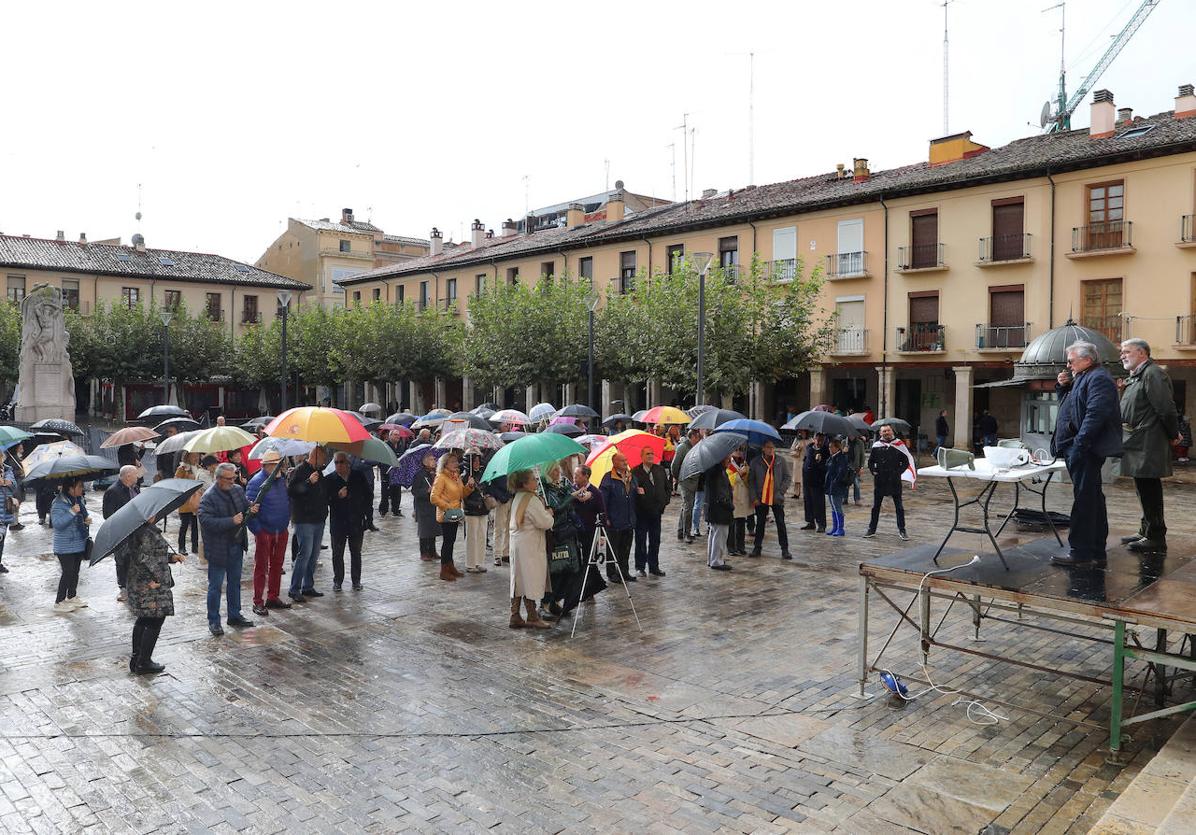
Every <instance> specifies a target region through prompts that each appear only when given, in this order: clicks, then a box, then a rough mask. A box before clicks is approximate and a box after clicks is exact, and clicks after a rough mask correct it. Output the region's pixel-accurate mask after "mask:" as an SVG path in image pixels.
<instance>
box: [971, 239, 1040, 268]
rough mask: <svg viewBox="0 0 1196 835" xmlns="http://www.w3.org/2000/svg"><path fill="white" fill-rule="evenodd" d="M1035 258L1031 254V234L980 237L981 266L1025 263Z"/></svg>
mask: <svg viewBox="0 0 1196 835" xmlns="http://www.w3.org/2000/svg"><path fill="white" fill-rule="evenodd" d="M1032 260H1034V259H1033V258H1032V257H1031V255H1030V235H1029V234H1028V233H1027V234H1023V235H989V236H988V237H987V238H981V239H980V260H978V261H977V262H976V263H977V264H978V265H979V266H981V267H993V266H998V265H1001V264H1025V263H1026V262H1028V261H1032Z"/></svg>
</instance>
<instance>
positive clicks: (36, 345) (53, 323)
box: [16, 284, 75, 423]
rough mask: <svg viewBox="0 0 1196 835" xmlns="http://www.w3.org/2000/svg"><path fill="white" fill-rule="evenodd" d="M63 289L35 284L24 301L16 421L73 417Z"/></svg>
mask: <svg viewBox="0 0 1196 835" xmlns="http://www.w3.org/2000/svg"><path fill="white" fill-rule="evenodd" d="M69 344H70V334H68V333H67V332H66V321H65V319H64V317H63V304H62V290H60V289H59V288H57V287H51V286H50V285H49V284H36V285H34V287H33V290H32V291H30V292H29V294H28V295H26V296H25V300H24V301H22V302H21V356H20V376H19V381H18V383H17V395H16V399H17V421H19V422H22V423H32V422H34V421H38V420H42V419H43V418H66V419H67V420H72V419H74V416H75V377H74V373H73V371H72V369H71V358H70V354H69V353H68V351H67V348H68V346H69Z"/></svg>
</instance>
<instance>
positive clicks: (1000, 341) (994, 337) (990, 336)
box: [976, 322, 1030, 351]
mask: <svg viewBox="0 0 1196 835" xmlns="http://www.w3.org/2000/svg"><path fill="white" fill-rule="evenodd" d="M1029 339H1030V323H1029V322H1022V323H1021V324H1020V325H993V324H979V325H976V347H977V348H978V349H979V350H981V351H1003V350H1007V349H1009V348H1015V349H1019V350H1020V349H1021V348H1025V347H1026V343H1027V342H1028V341H1029Z"/></svg>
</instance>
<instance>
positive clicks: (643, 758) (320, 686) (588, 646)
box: [0, 482, 1196, 833]
mask: <svg viewBox="0 0 1196 835" xmlns="http://www.w3.org/2000/svg"><path fill="white" fill-rule="evenodd" d="M1053 489H1054V488H1053ZM1064 490H1066V488H1064ZM1194 491H1196V488H1193V487H1192V486H1190V485H1187V484H1183V485H1173V486H1172V485H1169V487H1168V494H1167V498H1168V507H1169V508H1170V509H1171V513H1170V514H1169V516H1170V519H1169V521H1170V522H1171V524H1172V528H1173V531H1174V532H1175V533H1176V534H1181V533H1182V534H1193V533H1196V521H1194V520H1192V519H1191V518H1183V517H1181V513H1180V512H1179V511H1178V510H1177V508H1180V507H1185V506H1186V507H1191V506H1192V504H1191V501H1192V497H1193V492H1194ZM1109 493H1110V497H1111V498H1110V516H1111V518H1112V524H1113V525H1114V526H1116V527H1123V528H1128V527H1131V526H1136V517H1137V513H1136V500H1135V498H1134V495H1133V490H1132V487H1127V486H1125V485H1122V484H1119V485H1117V486H1116V487H1114V488H1112V489H1111V490H1110V491H1109ZM907 495H908V494H907ZM1064 495H1065V494H1064V492H1063V490H1056V491H1055V492H1054V493H1053V494H1052V502H1051V506H1052V507H1057V508H1058V509H1065V507H1066V504H1065V502H1064V501H1063V499H1064ZM865 498H867V496H866V497H865ZM88 502H89V505H90V506H91V507H92V508H93V512H95V513H96V515H97V516H98V509H99V505H100V496H99V495H98V494H95V493H89V494H88ZM404 504H405V506H406V508H407V510H408V512H409V511H410V497H404ZM907 506H908V507H909V511H910V522H909V531H910V535H911V537H912V542H911V543H909V544H910V545H916V544H918V543H923V542H929V541H931V540H932V539H933V538H934V534H935V532H937V531H941V530H942V529H943V525H944V524H945V523H946V522H947V521H948V517H949V512H950V502H949V497H948V494H947V492H946V488H945V485H943V484H942V483H938V482H934V483H927V482H924V483H923V484H922V485H920V486H919V489H918V491H917V492H916V493H915V494H912V495H911V496H910V497H909V499H908V502H907ZM675 512H676V508H675V506H671V507H670V509H669V511H668V512H667V513H666V524H665V531H666V536H665V548H664V551H663V554H662V559H661V563H662V567H663V568H664V569H665V570H666V571H667V574H668V576H667V577H664V578H651V579H648V580H640V581H639V582H637V583H635V584H634V585H633V586H632V587H631V588H632V593H633V595H634V601H635V606H636V609H637V610H638V613H639V617H640V620H641V621H642V623H643V633H642V634H640V633H639V632H637V631H636V629H635V622H634V620H633V618H632V616H631V610H630V607H629V606H628V604H627V601H626V599H625V598H623V597H622V595H621V593H617V594H616V593H612V592H607V593H604V594H602V595H600V596H599V599H598V601H597V602H596V603H595V604H593V605H589V606H585V607H583V612H582V615H581V619H580V622H579V624H578V630H577V637H575V638H572V639H571V638H570V637H569V632H568V625H567V624H561V625H560V626H558V627H557V628H556V629H554V630H552V631H543V632H541V631H530V630H520V631H512V630H510V629H508V628H507V625H506V622H507V609H508V607H507V602H506V600H507V593H508V570H507V569H505V568H495V567H493V565H490V566H489V569H490V570H489V571H488V572H487V573H486V574H482V575H477V576H473V575H469V576H466V577H464V578H463V579H461V580H459V581H458V582H456V583H451V584H450V583H444V582H442V581H440V580H438V579H437V569H436V566H435V565H434V564H430V563H421V562H420V561H419V560H418V557H417V551H418V549H417V545H416V537H415V525H414V522H413V521H412V520H411V518H410V516H407V517H405V518H401V519H395V518H393V517H387V518H385V519H379V520H378V525H379V527H380V528H381V529H382V531H381V532H380V533H372V534H368V535H367V539H366V555H365V571H364V579H363V582H364V584H365V589H364V590H363V591H360V592H352V591H346V592H343V593H340V594H335V593H333V592H332V589H331V579H330V577H331V558H330V556H329V552H328V551H324V552H323V557H322V565H321V567H320V569H319V571H318V573H317V587H318V588H320V589H321V590H322V591H324V592H326V593H327V596H326V597H324V598H321V599H320V600H318V601H315V602H312V603H310V604H308V605H306V606H304V607H303V608H296V609H294V610H291V611H285V612H271V614H270V617H269V618H267V619H262V618H257V617H255V616H253V615H251V613H250V612H249V610H248V606H249V602H250V593H249V589H250V587H251V584H252V582H251V573H252V557H249V558H247V559H246V566H245V580H244V585H245V591H244V594H243V597H244V599H245V605H246V610H245V614H246V615H247V616H250V617H254V619H255V620H258V622H259V626H258V627H256V628H254V629H249V630H245V631H242V632H236V631H234V630H231V629H230V630H229V632H228V634H226V635H225V636H223V637H221V638H213V637H211V636H209V635H208V633H207V630H206V616H205V612H204V589H205V582H206V580H205V574H204V571H203V569H202V568H201V567H200V566H199V565H198V564H197V562H196V559H195V557H194V556H191V557H189V558H188V560H187V562H185V563H184V564H183V565H182V566H178V567H176V570H175V578H176V584H177V585H176V588H175V605H176V610H177V611H178V612H179V615H178V616H176V617H172V618H168V619H167V621H166V625H165V627H164V628H163V630H162V639H161V642H160V643H159V649H158V651H157V653H156V658H157V660H158V661H160V662H163V663H165V664H166V666H167V669H166V672H165V673H164V674H162V675H159V676H156V677H138V676H132V675H130V674H129V673H128V671H127V667H126V665H127V661H128V651H129V650H128V644H129V633H130V630H131V626H132V618H131V616H130V615H129V613H128V612H127V610H126V609H125V608H124V606H123V604H119V603H117V602H116V600H115V594H116V589H115V579H114V568H113V564H112V562H111V560H107V561H105V562H104V563H102V564H101V565H100V566H98V567H97V568H94V569H87V568H86V567H85V568H84V569H83V576H82V580H81V583H80V594H81V596H83V597H84V598H86V599H87V600H88V601H89V602H90V606H89V607H88V608H87V609H83V610H81V611H79V612H76V613H74V614H71V615H60V614H55V613H54V612H53V611H52V610H51V605H52V603H53V597H54V588H55V585H56V583H57V577H58V564H57V561H56V560H55V559H54V557H53V555H52V554H51V553H49V537H48V535H47V534H48V532H47V531H46V530H44V529H42V528H40V527H38V526H37V524H36V517H35V516H34V515H33V513H32V507H31V506H30V505H26V506H24V507H23V512H22V521H24V522H25V523H26V525H27V527H26V528H25V529H24V530H22V531H14V532H11V533H10V534H9V536H8V542H7V547H6V550H5V556H4V563H5V564H6V565H8V566H9V567H10V568H11V573H9V574H6V575H2V576H0V764H2V765H0V829H3V830H5V831H13V832H21V831H34V832H55V831H64V832H74V831H80V830H88V831H121V832H123V831H134V832H154V831H162V832H188V831H194V832H232V831H248V832H282V831H285V830H290V831H304V832H308V831H312V832H322V831H338V832H353V831H373V832H393V831H406V830H417V831H430V832H446V831H451V832H474V831H482V830H495V831H516V830H518V831H520V832H523V833H528V832H556V831H562V830H566V831H581V832H585V831H602V832H610V831H620V832H671V831H683V832H700V831H713V830H722V831H731V832H779V831H786V830H799V831H814V832H817V831H830V830H838V831H842V832H869V833H872V832H891V831H903V830H904V829H906V828H908V829H912V830H917V831H924V832H947V831H965V832H976V831H978V830H980V829H982V828H983V827H986V826H989V827H990V828H989V830H987V831H990V832H1004V831H1015V832H1023V831H1024V832H1032V831H1035V832H1036V831H1044V832H1084V831H1087V829H1088V828H1089V827H1090V826H1091V825H1092V824H1093V823H1094V822H1095V821H1096V819H1098V818H1099V817H1100V815H1101V814H1102V813H1103V812H1104V810H1105V809H1106V808H1108V806H1109V805H1110V804H1111V803H1112V801H1113V800H1114V799H1115V798H1116V797H1117V794H1118V793H1119V792H1120V790H1121V789H1122V788H1123V787H1124V786H1125V785H1126V784H1127V783H1128V782H1129V780H1130V779H1131V778H1132V777H1133V776H1134V775H1135V774H1136V773H1137V772H1138V771H1139V770H1140V769H1141V767H1142V765H1143V764H1144V763H1145V762H1146V761H1148V760H1149V758H1150V756H1152V755H1153V753H1154V752H1155V751H1156V750H1157V749H1158V747H1159V746H1160V745H1161V744H1162V743H1163V742H1164V741H1165V740H1166V738H1167V736H1168V734H1169V733H1170V731H1171V730H1172V729H1173V728H1174V727H1175V726H1176V724H1178V720H1168V721H1159V722H1155V723H1150V724H1147V725H1145V726H1140V727H1138V728H1136V729H1135V736H1134V739H1133V741H1132V742H1131V743H1130V744H1129V745H1128V746H1127V749H1126V756H1127V758H1128V760H1129V764H1128V765H1126V766H1124V767H1122V766H1114V765H1107V764H1105V762H1104V756H1105V755H1104V752H1103V750H1102V747H1101V746H1102V745H1104V744H1105V743H1106V738H1105V732H1104V730H1103V728H1102V727H1101V726H1102V724H1103V723H1104V722H1105V720H1106V719H1107V716H1108V695H1109V694H1108V691H1107V690H1106V689H1105V688H1102V687H1100V686H1097V685H1092V684H1087V683H1084V682H1078V681H1075V680H1072V679H1068V678H1063V677H1060V676H1056V675H1051V674H1044V673H1040V672H1037V671H1034V670H1026V669H1021V668H1018V667H1012V666H1007V665H997V664H995V663H993V662H990V661H987V660H985V659H980V658H974V657H970V656H965V655H948V654H946V653H937V654H934V655H932V656H931V669H932V672H933V674H934V676H935V678H936V680H938V681H940V683H943V684H946V685H949V686H958V687H966V688H967V689H969V690H971V691H974V692H977V693H980V694H982V695H987V696H996V697H998V698H1000V699H1001V700H1002V701H1003V702H1011V703H1013V705H1015V706H1010V705H1007V704H999V705H998V704H996V703H994V704H993V705H992V706H993V708H994V709H995V710H996V711H997V712H998V713H1000V714H1002V715H1003V716H1005V717H1007V720H1003V721H1001V722H1000V723H999V724H997V725H989V726H981V725H977V724H973V723H971V722H969V721H968V719H967V717H966V715H965V710H964V708H963V707H962V706H958V705H955V704H954V702H955V697H953V696H927V697H926V698H925V699H924V700H923V699H919V700H917V701H915V702H911V703H898V704H893V703H891V702H889V701H887V700H885V699H882V698H876V699H873V700H871V701H868V702H861V701H858V700H855V699H853V698H852V697H851V695H852V693H853V692H854V691H855V689H856V681H855V679H856V674H855V666H854V664H855V654H854V653H855V632H856V622H857V612H856V588H857V569H856V567H857V564H858V562H859V561H860V560H861V559H867V558H869V557H875V556H881V555H884V554H887V553H891V552H892V551H895V550H898V549H900V548H904V547H907V545H906V544H905V543H902V542H900V541H899V540H898V539H897V537H896V535H895V526H894V524H893V521H892V517H891V515H888V514H886V516H885V517H884V518H883V519H882V523H881V531H882V534H881V536H879V537H877V538H876V539H873V540H863V539H861V538H860V534H861V533H862V532H863V530H864V527H865V524H866V515H865V514H866V508H856V507H849V511H848V519H847V528H848V532H849V535H848V537H846V538H844V539H838V540H836V539H832V538H830V537H825V536H821V535H816V534H811V533H806V532H800V531H797V530H796V527H797V525H798V524H800V521H798V522H794V521H793V518H794V517H799V516H800V508H799V506H798V503H794V502H792V501H790V502H789V515H790V537H791V540H792V544H793V549H792V550H793V552H794V554H795V557H796V559H795V560H794V561H793V562H782V561H780V560H779V559H778V558H777V556H778V555H777V549H776V544H775V537H774V536H773V535H772V533H771V532H770V534H769V538H768V541H767V542H766V545H765V553H764V557H763V558H760V559H748V558H737V559H734V560H733V565H734V566H735V569H734V571H731V572H726V573H719V572H713V571H710V570H708V569H707V568H706V566H705V559H704V552H703V550H702V549H701V548H700V547H699V545H698V544H695V545H693V546H686V545H684V544H679V543H677V542H676V540H675V538H673V537H672V536H670V535H669V533H668V532H669V531H670V530H671V529H672V526H673V520H674V519H675ZM176 525H177V520H176V519H172V520H171V521H170V533H171V534H172V535H173V534H174V533H175V531H176V530H177V527H176ZM961 538H962V539H963V541H964V542H968V541H972V542H973V543H974V544H975V545H977V546H978V545H979V542H978V541H975V540H971V539H968V537H967V535H964V534H960V535H957V537H956V539H954V540H952V545H957V544H959V542H960V539H961ZM460 548H461V545H460V543H459V544H458V549H459V551H460ZM459 564H460V561H459ZM285 579H286V578H284V580H285ZM873 624H874V630H873V640H876V639H878V638H879V639H880V640H883V639H884V638H885V637H886V636H887V633H888V630H889V629H890V628H891V625H892V620H891V618H889V617H887V616H881V613H880V612H879V611H874V621H873ZM970 636H971V632H970V620H969V619H968V617H967V616H965V615H963V614H962V613H961V614H960V615H959V617H957V618H952V619H950V620H948V622H947V624H946V625H945V626H944V627H943V629H942V632H941V633H940V637H942V638H943V639H944V640H950V641H952V642H953V643H964V642H966V640H967V639H968V638H970ZM985 636H986V637H987V639H988V641H989V642H990V648H991V647H992V646H996V645H999V644H998V643H997V642H998V641H1001V640H1005V641H1016V646H1017V650H1018V652H1019V654H1021V655H1022V656H1023V657H1028V658H1030V659H1031V660H1033V661H1034V662H1036V663H1038V664H1042V665H1044V666H1046V667H1049V668H1052V669H1067V670H1075V671H1083V672H1086V673H1089V674H1093V675H1098V676H1099V675H1105V674H1107V670H1108V664H1109V659H1108V657H1107V656H1108V654H1109V653H1108V651H1107V648H1103V647H1100V646H1099V645H1094V644H1091V643H1088V642H1079V641H1075V640H1072V639H1068V638H1065V637H1063V636H1060V635H1055V634H1051V633H1046V632H1040V631H1030V630H1024V629H1023V630H1019V629H1017V628H1016V627H1015V626H1012V625H1006V624H1000V623H992V624H988V625H986V627H985ZM1152 639H1153V638H1152ZM886 658H887V659H888V660H890V661H891V662H892V663H893V664H894V666H895V667H897V668H899V669H901V670H904V671H906V672H916V671H917V663H918V655H917V652H916V643H915V641H914V640H913V636H912V633H911V632H909V631H908V630H903V631H902V632H901V633H899V634H898V636H897V638H896V639H895V641H894V644H893V647H892V648H891V649H890V650H889V654H888V655H887V656H886ZM1134 674H1135V676H1140V675H1141V671H1140V670H1138V669H1136V668H1135V669H1134ZM911 686H912V688H913V689H914V690H915V691H917V690H920V689H921V686H920V685H918V684H914V683H912V682H911ZM869 689H870V690H871V691H873V692H877V691H878V690H879V686H878V684H877V683H876V682H875V681H873V682H872V683H871V684H870V687H869ZM1178 695H1180V696H1186V695H1187V691H1186V690H1184V689H1182V688H1181V689H1180V691H1179V693H1178ZM1189 698H1190V696H1189ZM1063 720H1072V721H1063ZM1083 722H1088V723H1090V724H1077V723H1083Z"/></svg>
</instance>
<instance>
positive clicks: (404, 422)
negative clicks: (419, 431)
mask: <svg viewBox="0 0 1196 835" xmlns="http://www.w3.org/2000/svg"><path fill="white" fill-rule="evenodd" d="M416 417H418V415H413V414H411V412H395V413H394V414H393V415H391V416H390V417H388V418H387V419H386V423H397V424H398V425H399V426H410V425H411V424H413V423H415V419H416Z"/></svg>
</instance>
